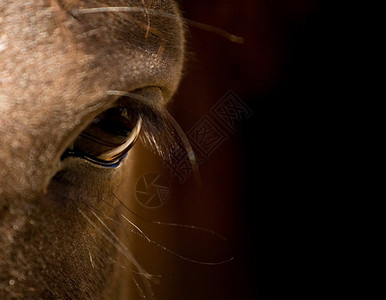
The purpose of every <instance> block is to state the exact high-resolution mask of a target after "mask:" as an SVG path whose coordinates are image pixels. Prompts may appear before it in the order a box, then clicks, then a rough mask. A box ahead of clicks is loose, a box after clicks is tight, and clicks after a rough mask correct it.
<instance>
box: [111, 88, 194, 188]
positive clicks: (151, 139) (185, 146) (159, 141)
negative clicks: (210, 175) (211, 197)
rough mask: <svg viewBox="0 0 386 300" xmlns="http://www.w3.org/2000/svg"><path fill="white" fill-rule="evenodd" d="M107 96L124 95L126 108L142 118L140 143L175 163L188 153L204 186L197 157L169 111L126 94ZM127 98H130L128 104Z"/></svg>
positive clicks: (115, 93)
mask: <svg viewBox="0 0 386 300" xmlns="http://www.w3.org/2000/svg"><path fill="white" fill-rule="evenodd" d="M107 94H108V95H113V96H121V98H120V99H122V101H123V102H124V103H125V107H126V108H127V109H128V111H130V112H131V113H133V115H134V117H141V118H142V129H143V131H142V132H141V135H140V140H141V141H142V143H143V144H144V145H146V146H148V147H149V148H150V149H151V150H153V151H154V152H156V153H157V154H158V155H160V156H161V157H162V158H163V159H164V160H166V161H169V162H172V158H173V155H176V154H179V155H181V154H183V153H184V154H185V156H186V157H187V158H188V159H189V162H190V165H191V167H192V171H193V174H194V176H195V180H196V183H197V184H198V185H199V186H201V180H200V174H199V170H198V163H197V159H196V155H195V154H194V151H193V149H192V146H191V144H190V142H189V140H188V138H187V136H186V135H185V133H184V131H183V130H182V128H181V127H180V125H179V124H178V122H177V121H176V120H175V119H174V118H173V117H172V116H171V115H170V113H169V112H168V111H167V109H166V108H165V107H164V106H162V105H160V104H159V103H158V102H156V101H151V100H150V99H148V98H146V97H144V96H141V95H138V94H136V93H130V92H124V91H108V92H107ZM125 98H127V99H126V100H127V101H125Z"/></svg>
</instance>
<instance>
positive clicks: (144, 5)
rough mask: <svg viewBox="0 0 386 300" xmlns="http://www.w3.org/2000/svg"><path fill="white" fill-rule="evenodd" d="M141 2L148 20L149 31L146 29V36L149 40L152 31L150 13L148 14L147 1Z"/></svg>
mask: <svg viewBox="0 0 386 300" xmlns="http://www.w3.org/2000/svg"><path fill="white" fill-rule="evenodd" d="M141 1H142V4H143V9H144V10H145V16H146V19H147V29H146V34H145V38H147V37H148V36H149V31H150V16H149V12H148V10H147V7H146V3H145V0H141Z"/></svg>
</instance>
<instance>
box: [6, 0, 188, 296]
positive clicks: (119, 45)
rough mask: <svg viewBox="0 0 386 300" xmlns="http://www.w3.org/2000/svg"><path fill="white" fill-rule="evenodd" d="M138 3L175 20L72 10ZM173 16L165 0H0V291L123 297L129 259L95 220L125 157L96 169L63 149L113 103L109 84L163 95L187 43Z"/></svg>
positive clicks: (111, 211) (107, 208) (112, 202)
mask: <svg viewBox="0 0 386 300" xmlns="http://www.w3.org/2000/svg"><path fill="white" fill-rule="evenodd" d="M143 3H145V4H146V5H147V6H148V7H147V8H149V9H153V10H159V11H163V12H166V13H172V14H176V18H175V19H171V18H163V17H162V16H156V15H154V14H152V15H150V14H146V13H145V12H144V13H136V14H130V13H96V14H74V13H73V12H74V10H76V9H78V8H86V7H102V6H125V7H143ZM177 15H178V10H177V8H176V5H175V4H174V3H173V2H172V1H169V0H153V1H142V0H127V1H124V0H110V1H76V0H68V1H65V0H58V1H55V0H36V1H35V0H34V1H19V0H18V1H15V0H9V1H7V0H6V1H1V3H0V166H1V167H0V299H26V298H28V299H120V298H122V299H126V297H127V291H126V290H125V288H124V287H123V286H125V285H127V281H128V280H130V279H129V276H130V273H129V272H127V271H126V272H123V271H122V268H121V266H122V265H127V264H128V262H129V260H130V259H128V258H127V257H126V258H125V255H122V249H120V247H121V246H117V245H118V244H117V243H115V244H114V243H111V242H108V241H107V239H106V238H104V237H103V235H102V234H99V233H98V230H96V229H95V227H94V226H93V224H97V225H98V227H99V228H101V230H104V231H106V229H105V228H104V227H103V223H102V222H106V221H108V220H109V218H114V217H115V214H116V207H120V206H119V204H118V203H117V200H116V199H115V198H114V196H113V194H112V191H113V189H115V188H116V187H117V186H118V187H119V184H120V182H121V180H122V177H123V176H127V171H128V166H127V161H128V159H126V160H125V161H124V163H123V165H122V166H121V167H119V168H117V169H104V168H100V167H98V166H95V165H92V164H90V163H88V162H86V161H83V160H81V159H73V158H70V159H67V160H64V161H61V160H60V156H61V154H62V153H63V151H64V150H65V149H66V148H67V146H68V145H69V144H70V143H71V141H72V140H73V139H74V138H75V137H76V136H77V135H78V134H79V133H80V132H81V131H82V130H83V129H84V128H85V126H87V124H88V123H89V122H90V121H91V120H92V119H93V118H94V117H95V116H96V115H98V114H99V113H100V112H102V111H103V110H105V109H106V108H107V107H109V106H110V105H112V103H113V102H114V101H115V99H116V98H115V97H112V96H107V91H109V90H122V91H135V90H138V89H147V88H148V87H154V86H156V87H159V88H160V89H161V91H162V95H163V100H162V101H163V103H166V102H167V101H168V100H169V99H170V98H171V96H172V95H173V93H174V92H175V90H176V88H177V85H178V82H179V79H180V76H181V70H182V63H183V52H184V39H183V29H182V22H181V20H180V19H179V18H178V17H177ZM98 218H100V219H98ZM115 230H116V229H115ZM90 260H92V263H90ZM117 261H118V262H117ZM131 268H132V266H131ZM146 285H147V283H146V280H144V283H143V286H145V287H144V288H143V290H144V291H145V292H146V290H147V289H146ZM148 297H151V293H150V292H148Z"/></svg>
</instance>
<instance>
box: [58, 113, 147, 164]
mask: <svg viewBox="0 0 386 300" xmlns="http://www.w3.org/2000/svg"><path fill="white" fill-rule="evenodd" d="M141 125H142V118H141V117H135V118H134V117H133V116H132V115H130V114H129V112H128V110H127V109H126V108H124V107H114V108H110V109H109V110H107V111H105V112H104V113H102V114H100V115H99V116H97V117H96V118H95V119H94V121H93V122H92V123H91V124H90V125H89V126H88V127H87V128H86V129H85V130H84V131H83V132H82V133H81V134H80V135H79V136H78V137H77V138H76V140H75V141H74V143H73V144H72V145H71V146H70V147H69V148H68V149H67V150H66V152H65V153H64V155H63V156H62V159H64V158H66V157H68V156H75V157H79V158H83V159H86V160H88V161H91V162H93V163H95V164H98V165H101V166H107V167H116V166H118V165H119V164H120V162H121V161H122V159H123V158H124V157H125V156H126V154H127V152H128V151H129V150H130V149H131V147H132V146H133V145H134V144H135V142H136V140H137V139H138V136H139V133H140V131H141Z"/></svg>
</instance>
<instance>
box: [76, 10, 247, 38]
mask: <svg viewBox="0 0 386 300" xmlns="http://www.w3.org/2000/svg"><path fill="white" fill-rule="evenodd" d="M104 12H130V13H143V12H145V13H147V14H148V15H149V14H150V15H155V16H161V17H164V18H168V19H176V18H178V16H177V15H175V14H172V13H166V12H162V11H159V10H156V9H147V8H143V7H135V6H134V7H125V6H116V7H92V8H79V9H74V10H72V14H73V15H74V16H76V15H79V14H93V13H104ZM181 19H182V20H183V21H184V22H185V23H186V24H187V25H189V26H191V27H196V28H198V29H201V30H204V31H208V32H211V33H213V34H216V35H219V36H221V37H223V38H225V39H227V40H229V41H230V42H232V43H236V44H243V43H244V38H243V37H240V36H236V35H234V34H231V33H229V32H227V31H226V30H224V29H221V28H218V27H215V26H211V25H207V24H204V23H201V22H197V21H192V20H189V19H187V18H183V17H181Z"/></svg>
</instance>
